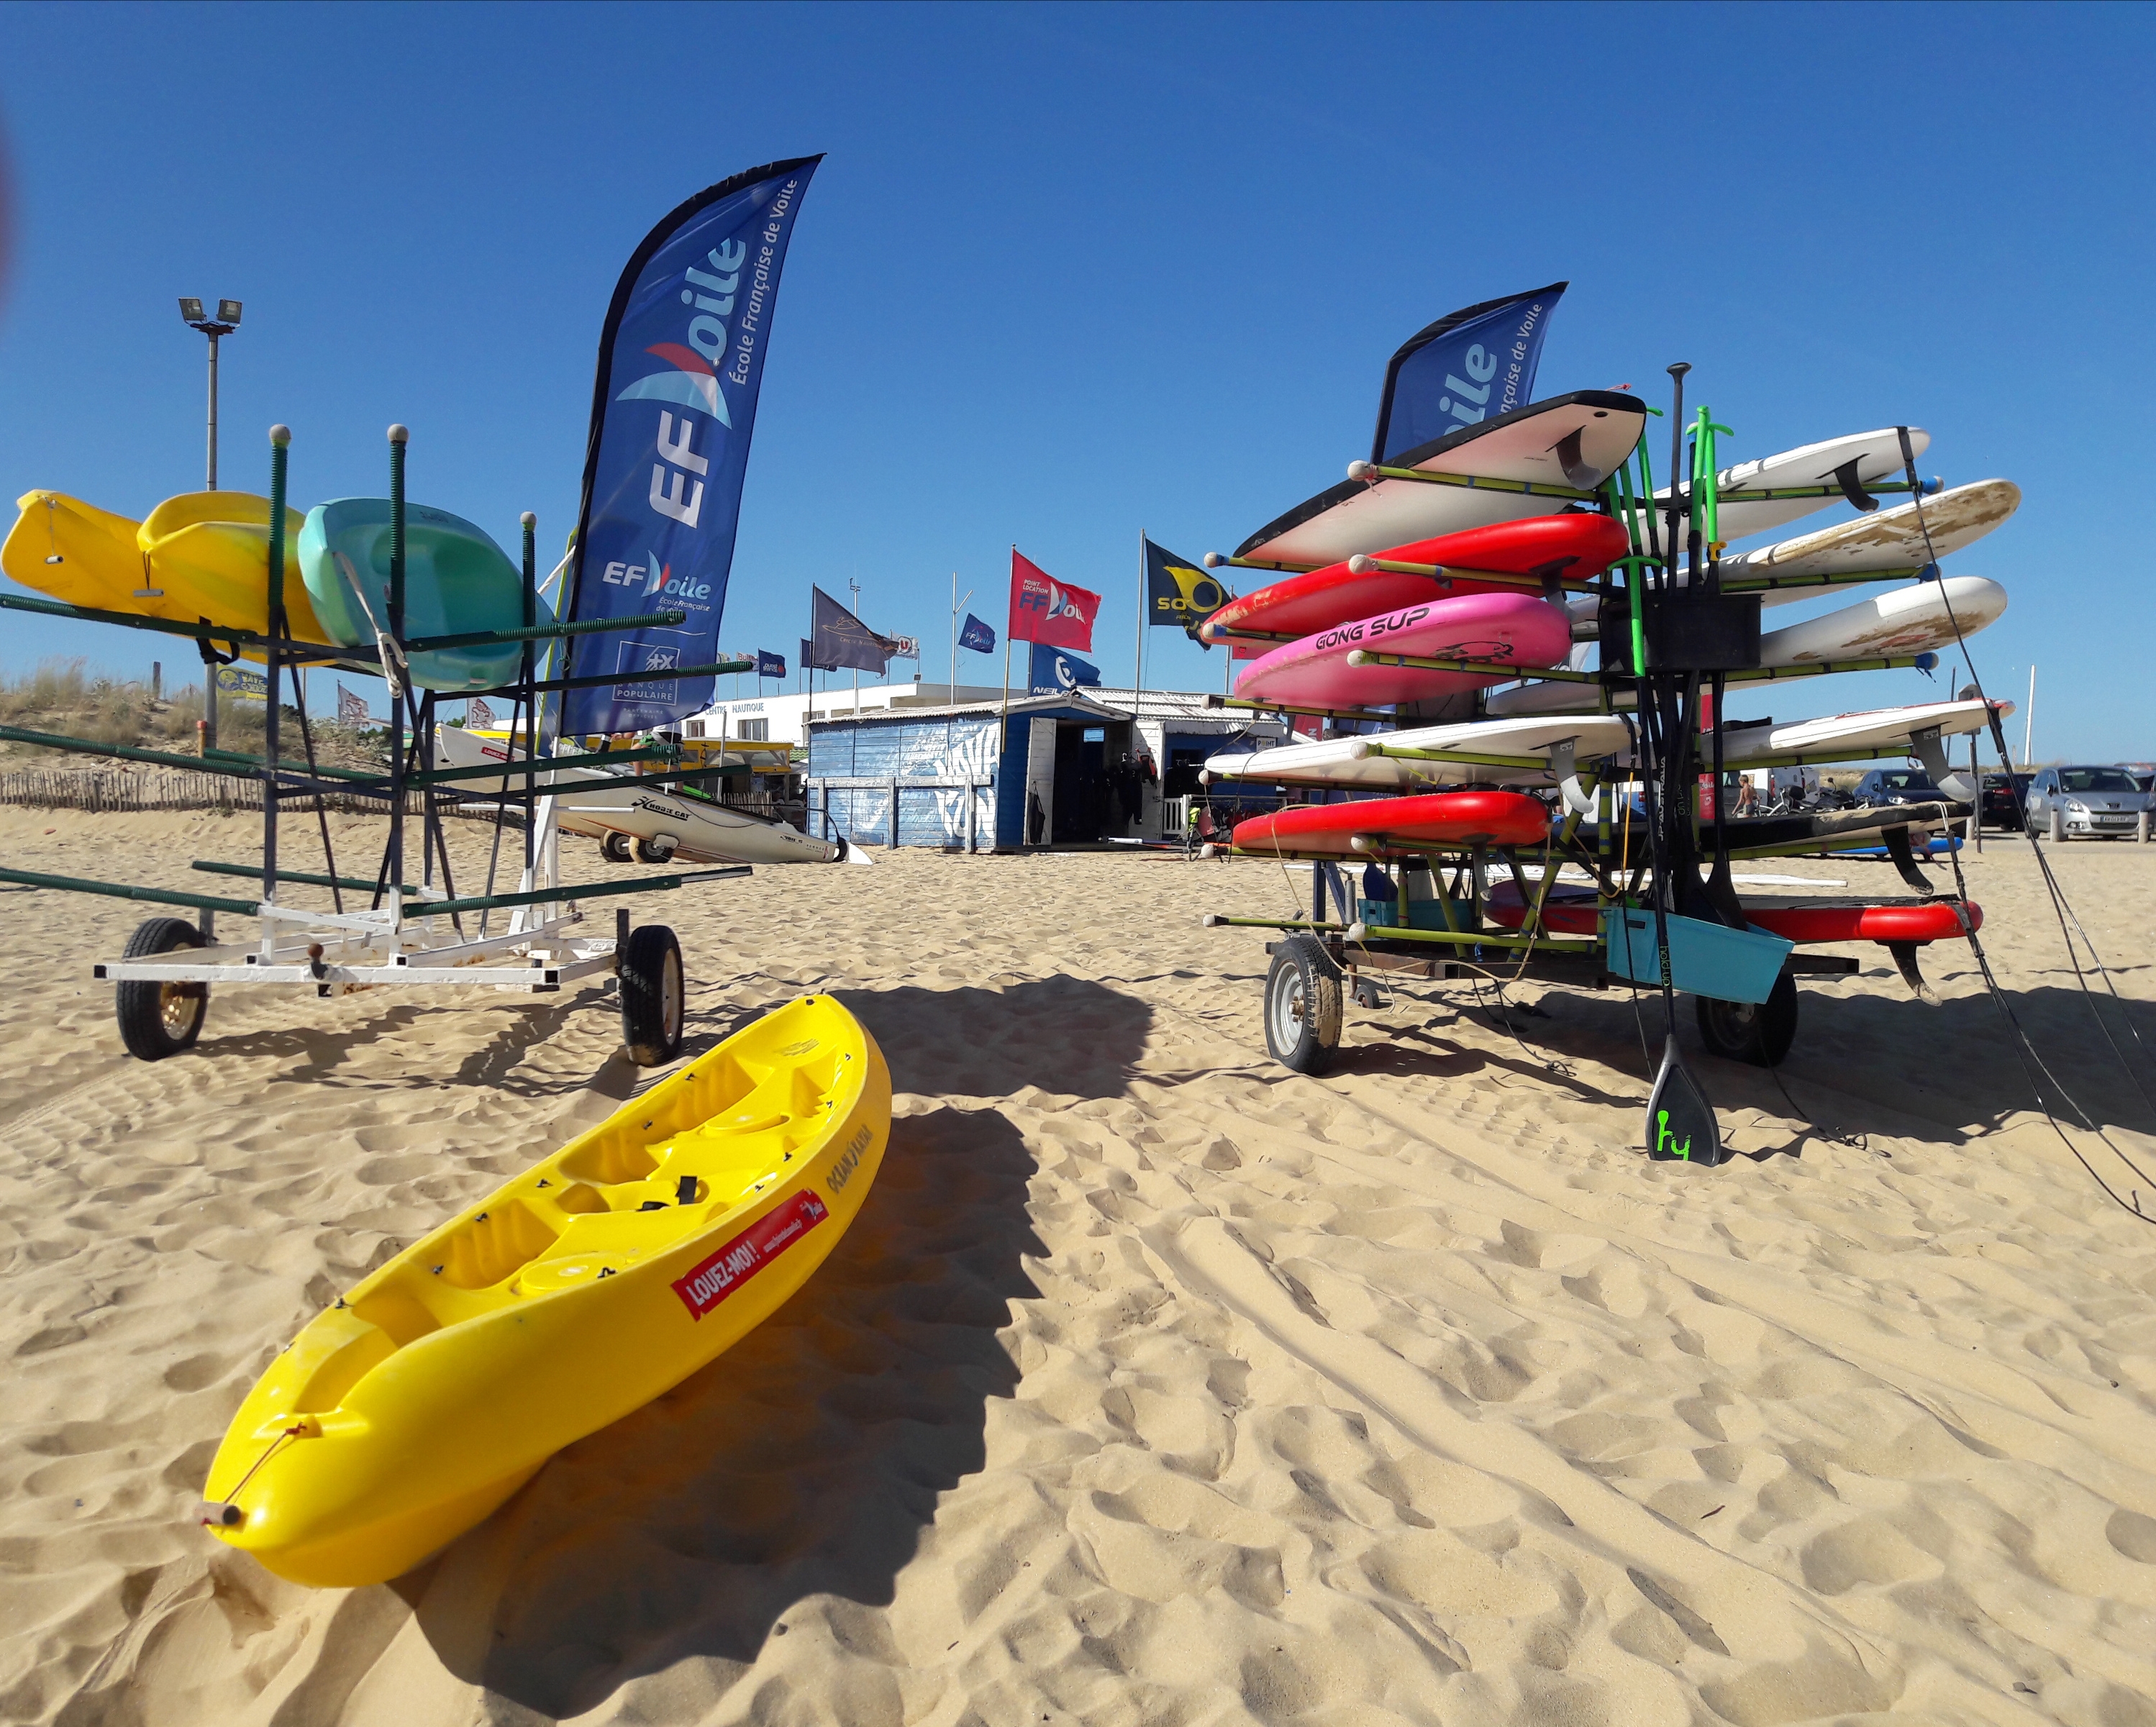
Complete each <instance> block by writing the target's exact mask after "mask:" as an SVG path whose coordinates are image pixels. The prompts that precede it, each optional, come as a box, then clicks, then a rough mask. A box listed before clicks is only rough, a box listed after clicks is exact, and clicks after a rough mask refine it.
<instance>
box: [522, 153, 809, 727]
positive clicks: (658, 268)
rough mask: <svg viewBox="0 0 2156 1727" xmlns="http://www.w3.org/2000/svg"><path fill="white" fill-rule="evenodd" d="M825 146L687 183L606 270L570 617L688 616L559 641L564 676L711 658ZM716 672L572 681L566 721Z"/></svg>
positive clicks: (682, 697)
mask: <svg viewBox="0 0 2156 1727" xmlns="http://www.w3.org/2000/svg"><path fill="white" fill-rule="evenodd" d="M822 160H823V158H822V157H821V156H798V157H796V158H794V159H793V160H792V161H778V162H771V163H767V164H766V165H765V166H764V167H760V168H751V169H750V170H748V172H746V173H742V174H737V175H735V176H734V177H732V178H731V179H730V180H723V181H721V182H719V184H717V185H716V186H712V187H706V189H705V190H704V191H702V192H698V193H697V194H696V197H692V198H690V200H688V202H685V203H684V204H682V205H680V207H679V208H676V209H675V210H674V211H672V212H671V213H670V214H669V215H668V216H667V217H666V218H665V220H664V221H662V222H661V223H660V224H659V225H658V226H657V227H656V228H653V229H652V230H651V232H650V233H648V234H646V235H645V236H644V240H643V243H641V244H640V245H639V246H638V247H637V249H636V250H635V251H634V253H633V254H630V257H629V264H628V267H627V268H626V269H624V270H623V271H622V273H621V279H620V281H619V283H617V284H615V287H614V291H613V303H612V304H611V305H608V308H607V315H606V324H605V326H604V328H603V330H602V331H601V333H600V336H599V360H598V380H597V382H596V384H595V386H594V387H593V398H592V428H591V438H590V443H589V444H588V448H587V451H586V454H585V457H584V496H583V510H582V512H581V513H580V515H579V516H578V518H577V539H576V545H577V563H576V569H575V571H574V575H573V577H572V586H571V590H570V592H571V598H570V602H569V607H568V616H569V618H570V619H571V620H572V622H575V623H593V622H598V621H603V620H606V619H608V618H638V617H644V616H648V615H649V614H651V613H653V612H683V613H685V614H686V616H685V618H684V620H683V622H682V623H679V624H676V625H674V626H672V627H671V628H666V627H661V626H656V625H649V624H640V625H638V626H636V627H634V628H630V629H627V630H618V631H601V632H598V633H593V634H590V635H585V636H577V637H574V638H572V648H571V651H570V665H569V670H570V673H571V675H572V676H577V677H593V676H605V675H606V674H610V673H621V672H637V673H648V672H663V671H665V670H666V669H669V668H670V667H680V666H692V665H708V664H711V663H712V662H713V661H714V660H716V659H717V658H718V657H719V652H718V649H719V620H720V618H721V615H722V614H723V613H724V612H725V610H726V580H727V577H728V575H729V573H730V571H731V569H732V566H733V556H734V530H735V528H736V526H737V524H738V522H739V520H740V517H741V495H742V479H743V478H744V476H745V475H746V474H747V469H748V446H749V435H750V433H752V431H753V430H754V428H755V426H756V402H757V392H758V391H759V390H760V389H761V388H762V385H763V366H764V358H765V356H766V355H767V353H768V352H769V351H770V346H771V321H772V315H773V312H774V311H775V310H777V308H778V277H779V272H780V270H781V269H783V266H784V264H785V263H786V249H787V244H788V242H789V241H790V240H791V239H792V238H793V223H794V219H795V218H796V217H797V216H798V214H799V213H800V208H801V198H802V195H803V193H804V192H807V190H808V179H809V177H810V176H811V175H812V174H814V172H816V165H817V163H818V162H819V161H822ZM714 681H715V679H713V678H712V677H711V675H710V674H706V675H705V676H703V677H701V678H679V679H672V678H660V679H651V680H649V681H641V680H640V681H638V682H634V683H624V684H597V685H594V686H593V687H592V688H590V689H572V690H570V691H567V692H566V694H565V697H564V701H563V708H562V730H566V731H569V732H572V733H583V734H587V735H588V734H593V733H598V732H617V731H633V730H639V729H641V728H643V727H644V726H648V725H656V724H659V723H660V722H662V721H665V720H678V719H680V718H681V717H682V716H683V715H687V714H693V713H695V712H696V711H697V710H699V709H701V708H703V707H705V706H707V705H709V703H710V701H711V689H712V685H713V684H714Z"/></svg>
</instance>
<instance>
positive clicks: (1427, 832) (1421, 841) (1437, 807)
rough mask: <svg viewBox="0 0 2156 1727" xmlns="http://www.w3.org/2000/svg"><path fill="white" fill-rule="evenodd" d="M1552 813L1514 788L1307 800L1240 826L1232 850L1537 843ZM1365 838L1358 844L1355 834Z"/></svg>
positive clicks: (1403, 850)
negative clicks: (1332, 801) (1322, 800)
mask: <svg viewBox="0 0 2156 1727" xmlns="http://www.w3.org/2000/svg"><path fill="white" fill-rule="evenodd" d="M1548 834H1549V812H1548V810H1546V809H1545V808H1543V806H1542V805H1541V804H1540V803H1538V802H1536V801H1535V800H1534V799H1533V798H1532V797H1527V796H1525V795H1523V794H1522V793H1521V792H1430V793H1428V794H1426V795H1424V796H1423V797H1364V798H1358V799H1357V800H1356V801H1354V802H1352V803H1306V804H1297V805H1295V806H1292V807H1290V808H1287V809H1284V810H1276V811H1275V812H1273V813H1272V814H1270V815H1269V816H1253V817H1251V818H1250V820H1249V821H1247V822H1239V823H1236V824H1235V849H1236V850H1237V851H1239V852H1255V853H1259V854H1260V855H1270V854H1271V853H1299V854H1300V853H1319V854H1322V855H1324V856H1327V857H1338V858H1351V857H1353V858H1377V857H1391V856H1394V855H1399V854H1404V855H1409V856H1412V855H1414V854H1416V853H1422V852H1429V851H1445V850H1450V849H1458V848H1462V847H1466V846H1475V845H1498V846H1510V845H1540V844H1541V843H1543V840H1544V839H1545V838H1548ZM1358 838H1359V839H1363V840H1364V841H1366V842H1368V843H1367V844H1366V845H1364V846H1363V847H1358V846H1357V845H1356V844H1355V841H1356V840H1357V839H1358Z"/></svg>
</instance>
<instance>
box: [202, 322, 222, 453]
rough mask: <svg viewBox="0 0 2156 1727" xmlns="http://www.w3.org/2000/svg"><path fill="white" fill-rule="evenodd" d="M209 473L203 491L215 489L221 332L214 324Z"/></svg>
mask: <svg viewBox="0 0 2156 1727" xmlns="http://www.w3.org/2000/svg"><path fill="white" fill-rule="evenodd" d="M208 334H209V475H208V480H207V482H206V483H205V484H204V485H203V490H204V491H209V492H213V491H215V490H216V489H217V339H218V336H221V335H223V331H221V330H219V329H218V326H217V325H214V324H213V325H210V327H209V332H208Z"/></svg>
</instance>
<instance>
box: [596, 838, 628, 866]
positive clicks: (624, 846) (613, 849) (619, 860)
mask: <svg viewBox="0 0 2156 1727" xmlns="http://www.w3.org/2000/svg"><path fill="white" fill-rule="evenodd" d="M599 855H600V856H601V857H602V858H605V859H606V860H607V862H608V863H609V864H626V863H628V862H629V859H630V858H632V857H633V856H634V855H635V854H634V853H633V852H632V851H630V849H629V836H628V835H627V834H626V833H602V834H601V835H600V836H599Z"/></svg>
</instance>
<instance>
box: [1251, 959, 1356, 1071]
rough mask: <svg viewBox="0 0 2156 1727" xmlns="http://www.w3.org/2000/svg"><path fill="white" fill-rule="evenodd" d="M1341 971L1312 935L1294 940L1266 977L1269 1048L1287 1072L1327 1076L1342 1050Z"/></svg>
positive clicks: (1266, 1042) (1267, 1046) (1266, 1026)
mask: <svg viewBox="0 0 2156 1727" xmlns="http://www.w3.org/2000/svg"><path fill="white" fill-rule="evenodd" d="M1340 993H1341V992H1340V968H1339V967H1338V966H1336V965H1334V964H1333V963H1332V955H1330V954H1329V953H1327V952H1326V951H1325V948H1324V945H1323V944H1322V943H1321V942H1320V941H1318V940H1317V938H1316V937H1315V936H1311V935H1291V936H1290V937H1288V939H1287V940H1286V941H1283V942H1282V943H1281V945H1280V949H1279V951H1278V952H1276V953H1275V954H1274V956H1273V966H1272V970H1271V971H1270V972H1268V973H1267V974H1266V976H1265V1049H1266V1052H1267V1053H1269V1054H1270V1056H1271V1057H1272V1058H1273V1059H1274V1060H1275V1061H1276V1062H1278V1063H1280V1064H1281V1066H1282V1067H1285V1068H1292V1069H1293V1070H1294V1071H1295V1072H1296V1073H1298V1074H1322V1073H1323V1072H1324V1071H1325V1070H1326V1069H1327V1068H1329V1067H1331V1066H1332V1057H1333V1053H1334V1052H1335V1051H1336V1050H1337V1049H1338V1048H1339V1047H1340V1018H1341V1000H1340Z"/></svg>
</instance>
